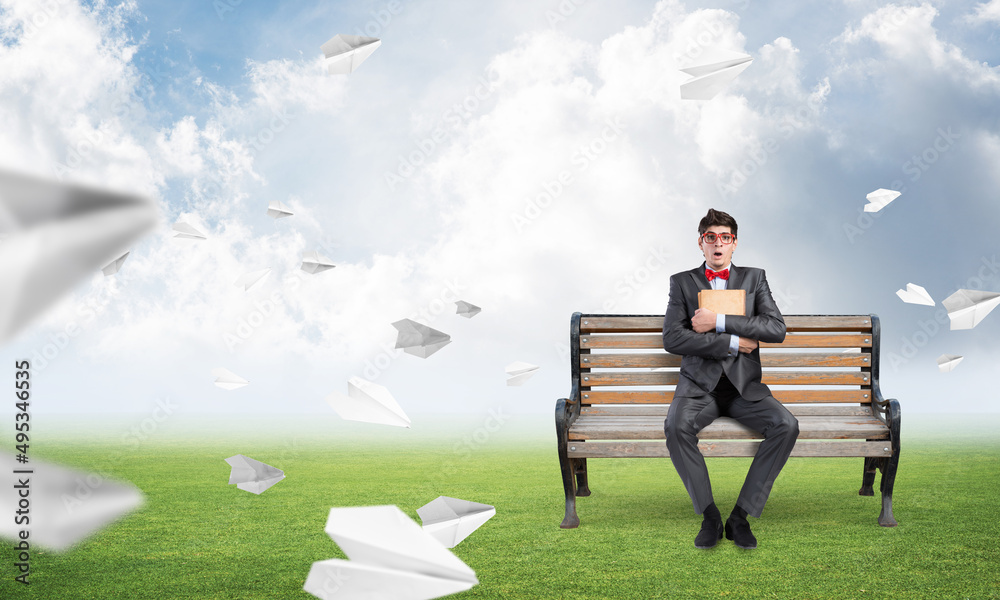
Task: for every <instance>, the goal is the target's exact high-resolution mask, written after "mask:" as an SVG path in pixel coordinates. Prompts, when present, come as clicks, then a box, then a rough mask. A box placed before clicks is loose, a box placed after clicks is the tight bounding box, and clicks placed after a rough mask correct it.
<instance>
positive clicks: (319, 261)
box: [302, 250, 337, 275]
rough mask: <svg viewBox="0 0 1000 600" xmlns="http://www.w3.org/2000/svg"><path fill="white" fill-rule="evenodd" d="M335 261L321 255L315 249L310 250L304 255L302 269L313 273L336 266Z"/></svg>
mask: <svg viewBox="0 0 1000 600" xmlns="http://www.w3.org/2000/svg"><path fill="white" fill-rule="evenodd" d="M336 266H337V265H335V264H333V261H332V260H330V259H329V258H327V257H325V256H323V255H321V254H320V253H319V252H316V251H315V250H310V251H308V252H306V253H304V254H303V255H302V270H303V271H305V272H306V273H311V274H313V275H315V274H317V273H322V272H323V271H329V270H330V269H332V268H334V267H336Z"/></svg>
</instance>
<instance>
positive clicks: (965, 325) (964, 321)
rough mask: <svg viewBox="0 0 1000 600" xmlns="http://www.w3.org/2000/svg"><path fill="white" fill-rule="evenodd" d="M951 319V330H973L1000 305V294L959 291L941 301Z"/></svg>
mask: <svg viewBox="0 0 1000 600" xmlns="http://www.w3.org/2000/svg"><path fill="white" fill-rule="evenodd" d="M941 304H943V305H944V307H945V309H946V310H947V311H948V318H949V319H951V329H972V328H973V327H975V326H976V325H979V322H980V321H982V320H983V319H984V318H985V317H986V315H988V314H990V311H992V310H993V309H994V308H996V307H997V304H1000V294H998V293H996V292H984V291H980V290H958V291H957V292H955V293H954V294H952V295H950V296H948V297H947V298H945V299H944V300H942V301H941Z"/></svg>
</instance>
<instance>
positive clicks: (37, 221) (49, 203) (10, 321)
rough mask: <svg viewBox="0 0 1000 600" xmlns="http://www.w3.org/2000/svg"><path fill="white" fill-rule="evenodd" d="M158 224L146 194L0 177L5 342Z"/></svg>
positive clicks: (0, 302) (0, 305) (1, 332)
mask: <svg viewBox="0 0 1000 600" xmlns="http://www.w3.org/2000/svg"><path fill="white" fill-rule="evenodd" d="M156 221H157V210H156V206H155V205H154V204H153V202H152V201H151V200H149V199H147V198H144V197H141V196H137V195H133V194H122V193H118V192H109V191H106V190H100V189H93V188H87V187H83V186H75V185H63V184H60V183H57V182H53V181H48V180H45V179H38V178H35V177H29V176H26V175H20V174H16V173H11V172H8V171H0V238H2V239H3V243H2V244H0V343H3V342H5V341H6V340H8V339H10V338H11V337H13V336H14V335H15V334H16V333H17V332H19V331H20V330H21V329H22V328H23V327H24V326H25V325H27V324H28V323H30V322H31V321H32V320H33V319H34V318H35V317H37V316H39V315H40V314H41V313H42V312H43V311H45V309H47V308H49V307H50V306H51V305H53V304H55V303H56V301H57V300H59V299H60V298H61V297H62V296H63V295H64V294H66V293H69V292H70V291H71V290H72V289H73V287H74V286H76V285H77V284H78V283H80V282H81V281H83V280H84V279H85V278H87V277H89V276H91V275H93V273H94V272H95V271H96V270H97V269H101V268H102V267H104V266H106V265H108V264H109V263H110V262H111V261H113V260H115V259H116V257H120V256H121V253H122V249H123V248H127V247H128V246H129V245H131V244H132V243H133V242H135V241H136V240H138V239H139V238H140V237H141V236H142V235H144V234H145V233H147V232H148V231H150V230H152V229H153V228H154V227H155V226H156Z"/></svg>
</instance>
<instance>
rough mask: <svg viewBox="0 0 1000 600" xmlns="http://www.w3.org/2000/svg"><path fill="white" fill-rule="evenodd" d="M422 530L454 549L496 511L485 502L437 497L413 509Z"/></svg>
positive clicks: (446, 546)
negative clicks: (415, 511) (415, 509)
mask: <svg viewBox="0 0 1000 600" xmlns="http://www.w3.org/2000/svg"><path fill="white" fill-rule="evenodd" d="M417 514H418V515H420V520H421V521H422V522H423V524H424V531H426V532H427V533H429V534H431V535H433V536H434V538H435V539H437V541H439V542H441V543H442V544H443V545H444V547H445V548H454V547H455V546H457V545H458V544H459V542H461V541H462V540H464V539H465V538H467V537H469V534H470V533H472V532H473V531H475V530H477V529H479V526H480V525H482V524H483V523H485V522H486V521H489V520H490V518H492V517H493V515H495V514H497V509H496V508H494V507H492V506H490V505H489V504H480V503H478V502H471V501H469V500H459V499H458V498H449V497H448V496H438V497H437V498H435V499H434V500H432V501H431V502H430V503H428V504H425V505H423V506H421V507H420V508H418V509H417Z"/></svg>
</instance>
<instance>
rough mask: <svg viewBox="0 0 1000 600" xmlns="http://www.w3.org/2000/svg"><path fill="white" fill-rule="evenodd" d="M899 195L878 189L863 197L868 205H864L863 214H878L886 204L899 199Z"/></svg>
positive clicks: (895, 192) (898, 193)
mask: <svg viewBox="0 0 1000 600" xmlns="http://www.w3.org/2000/svg"><path fill="white" fill-rule="evenodd" d="M899 195H900V192H897V191H894V190H886V189H883V188H879V189H877V190H875V191H874V192H872V193H870V194H868V195H867V196H865V198H866V199H867V200H868V204H866V205H865V212H878V211H880V210H882V209H883V208H885V207H886V205H887V204H889V203H890V202H892V201H893V200H895V199H896V198H899Z"/></svg>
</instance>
